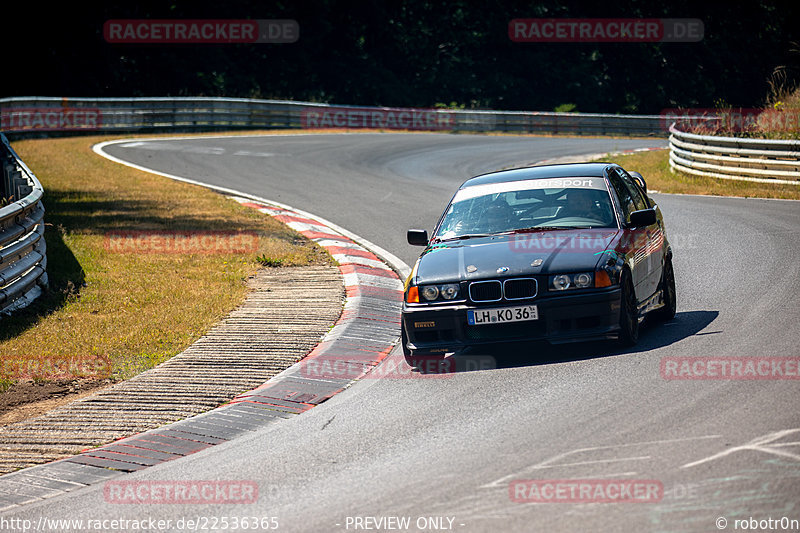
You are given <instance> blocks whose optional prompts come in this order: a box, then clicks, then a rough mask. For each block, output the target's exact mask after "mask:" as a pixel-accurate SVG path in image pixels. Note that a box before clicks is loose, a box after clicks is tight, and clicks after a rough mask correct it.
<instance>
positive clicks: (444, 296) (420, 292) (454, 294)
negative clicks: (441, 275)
mask: <svg viewBox="0 0 800 533" xmlns="http://www.w3.org/2000/svg"><path fill="white" fill-rule="evenodd" d="M458 293H459V287H458V283H446V284H444V285H420V286H419V287H409V290H408V296H407V297H406V302H408V303H425V302H442V301H443V300H445V301H450V300H455V299H456V298H458Z"/></svg>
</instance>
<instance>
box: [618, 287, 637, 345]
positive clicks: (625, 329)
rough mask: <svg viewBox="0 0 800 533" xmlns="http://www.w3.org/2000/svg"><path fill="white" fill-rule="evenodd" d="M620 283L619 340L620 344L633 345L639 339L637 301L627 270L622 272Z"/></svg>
mask: <svg viewBox="0 0 800 533" xmlns="http://www.w3.org/2000/svg"><path fill="white" fill-rule="evenodd" d="M620 285H621V286H622V292H621V295H620V309H619V342H620V344H621V345H622V346H633V345H634V344H636V343H637V342H638V341H639V309H638V308H639V302H637V301H636V292H635V291H634V290H633V280H631V276H630V274H628V272H627V271H626V272H624V273H623V274H622V280H621V283H620Z"/></svg>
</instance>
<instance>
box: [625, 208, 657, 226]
mask: <svg viewBox="0 0 800 533" xmlns="http://www.w3.org/2000/svg"><path fill="white" fill-rule="evenodd" d="M656 220H657V218H656V210H655V209H642V210H641V211H634V212H633V213H631V222H630V224H628V226H629V227H631V228H643V227H645V226H652V225H653V224H655V223H656Z"/></svg>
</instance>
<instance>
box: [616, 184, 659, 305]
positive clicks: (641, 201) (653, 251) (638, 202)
mask: <svg viewBox="0 0 800 533" xmlns="http://www.w3.org/2000/svg"><path fill="white" fill-rule="evenodd" d="M617 172H618V174H619V176H620V178H621V179H622V182H623V183H624V184H625V187H627V189H628V190H629V191H630V192H631V196H632V197H633V203H634V206H635V207H636V210H637V211H639V210H641V209H650V202H648V201H647V198H646V197H645V195H644V192H643V191H642V190H641V188H639V186H638V185H636V182H635V181H634V180H633V178H631V177H630V175H629V174H628V173H627V172H625V171H624V170H622V169H617ZM646 235H647V249H646V251H645V255H646V257H645V260H644V261H645V264H646V265H647V274H646V276H645V279H644V281H643V284H642V288H643V293H642V294H641V296H650V295H651V294H653V293H655V292H656V291H657V290H658V284H659V282H660V281H661V269H662V268H663V265H664V261H663V255H664V235H663V232H662V230H661V226H659V224H658V221H656V223H655V224H652V225H650V226H647V228H646Z"/></svg>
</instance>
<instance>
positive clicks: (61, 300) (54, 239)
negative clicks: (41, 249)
mask: <svg viewBox="0 0 800 533" xmlns="http://www.w3.org/2000/svg"><path fill="white" fill-rule="evenodd" d="M45 216H46V214H45ZM44 240H45V243H46V246H47V252H46V254H47V276H48V278H49V283H48V288H47V289H46V290H45V291H44V292H43V294H42V296H40V297H39V298H38V299H36V300H35V301H34V302H33V303H32V304H31V305H29V306H28V307H26V308H24V309H20V310H18V311H15V312H14V313H13V314H12V315H10V316H5V317H3V318H2V322H0V326H1V327H0V341H4V340H8V339H11V338H14V337H16V336H18V335H20V334H22V333H24V332H25V331H26V330H27V329H29V328H31V327H33V326H35V325H36V324H37V323H38V322H39V320H41V319H42V317H45V316H47V315H49V314H51V313H53V312H54V311H56V310H58V309H59V308H61V307H62V306H63V305H64V304H65V303H66V302H67V301H69V299H71V298H77V297H78V295H79V293H80V290H81V288H83V287H84V285H85V283H86V275H85V273H84V271H83V268H82V267H81V265H80V263H79V262H78V259H77V258H76V257H75V255H74V254H73V253H72V250H70V248H69V246H67V244H66V243H65V242H64V233H63V229H62V228H61V227H57V226H53V225H52V224H50V223H47V222H46V223H45V230H44Z"/></svg>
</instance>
